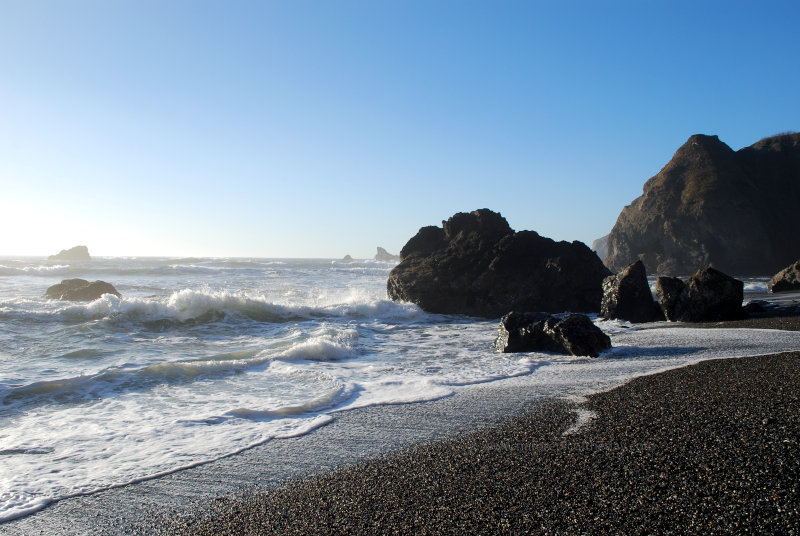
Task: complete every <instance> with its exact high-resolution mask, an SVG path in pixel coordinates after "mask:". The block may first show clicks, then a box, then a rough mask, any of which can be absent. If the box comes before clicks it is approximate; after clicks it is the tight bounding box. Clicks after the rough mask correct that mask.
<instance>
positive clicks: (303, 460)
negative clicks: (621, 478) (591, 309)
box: [0, 319, 800, 535]
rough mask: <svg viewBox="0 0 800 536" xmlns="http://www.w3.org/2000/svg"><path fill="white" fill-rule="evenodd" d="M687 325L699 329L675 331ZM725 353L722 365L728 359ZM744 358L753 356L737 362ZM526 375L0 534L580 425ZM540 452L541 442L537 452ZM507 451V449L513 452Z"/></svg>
mask: <svg viewBox="0 0 800 536" xmlns="http://www.w3.org/2000/svg"><path fill="white" fill-rule="evenodd" d="M770 320H771V321H776V320H779V319H770ZM797 325H800V322H797ZM681 326H682V327H698V326H697V325H688V324H685V325H675V327H681ZM660 327H663V326H660ZM706 327H718V326H716V325H709V326H706ZM720 327H721V326H720ZM725 327H728V326H725ZM740 327H757V326H753V325H742V326H740ZM758 327H760V326H758ZM784 329H786V328H784ZM728 355H729V357H728V359H726V361H727V360H730V354H728ZM742 355H744V354H742ZM740 359H753V358H737V359H735V361H738V360H740ZM705 362H707V361H703V362H702V363H705ZM681 368H686V367H681ZM674 370H681V369H674ZM661 374H663V373H657V374H653V375H651V374H648V375H647V376H654V377H660V375H661ZM647 376H641V377H640V378H644V377H647ZM526 378H527V377H526V376H522V377H518V378H510V379H506V380H501V381H500V382H496V383H489V384H481V385H475V386H468V387H467V388H465V390H464V391H460V392H459V393H458V394H457V395H456V396H451V397H448V398H444V399H440V400H436V401H433V402H421V403H414V404H404V405H400V406H392V405H390V406H373V407H367V408H359V409H355V410H348V411H343V412H339V413H337V416H336V419H335V421H334V423H332V424H330V425H327V426H323V427H322V428H318V429H317V430H315V431H314V432H312V433H310V434H307V435H304V436H300V437H297V438H291V439H281V440H276V441H269V442H267V443H264V444H261V445H257V446H255V447H252V448H250V449H247V450H245V451H243V452H240V453H239V454H236V455H233V456H230V457H227V458H223V459H220V460H216V461H213V462H210V463H208V464H204V465H200V466H197V467H193V468H190V469H185V470H181V471H178V472H176V473H173V474H169V475H167V476H162V477H158V478H154V479H149V480H144V481H141V482H137V483H135V484H130V485H127V486H121V487H119V488H113V489H108V490H103V491H100V492H97V493H94V494H91V495H85V496H79V497H73V498H70V499H66V500H61V501H57V502H55V503H53V504H51V505H49V506H48V507H47V508H45V509H44V510H42V511H40V512H38V513H36V514H33V515H31V516H26V517H23V518H19V519H16V520H12V521H9V522H7V523H4V524H2V525H0V532H2V533H3V534H10V535H16V534H26V535H27V534H31V533H42V534H76V535H77V534H106V535H113V534H153V533H158V532H163V533H172V532H175V531H176V530H185V529H186V528H187V527H188V526H190V525H196V524H197V522H198V521H199V520H200V519H202V518H204V517H205V513H206V512H214V513H215V514H214V516H217V515H218V514H219V513H220V512H221V510H220V508H222V507H223V506H224V507H233V505H237V507H238V506H240V505H242V504H245V503H246V502H247V501H248V500H249V499H253V498H254V497H257V496H260V495H261V494H263V493H264V492H265V491H267V490H273V489H281V490H283V489H286V488H287V487H291V486H293V485H295V483H296V482H298V481H302V480H303V479H308V478H320V479H324V478H325V477H326V475H329V474H331V473H332V472H334V473H336V472H338V471H340V470H347V468H348V467H353V466H354V465H356V464H361V463H364V462H365V461H366V463H372V462H370V461H369V460H378V462H377V463H380V461H381V460H385V459H386V457H387V453H389V454H388V456H389V457H391V456H396V455H397V456H402V454H403V453H404V452H406V451H410V450H413V449H415V448H418V446H420V445H429V444H432V443H434V442H437V441H440V440H452V441H459V440H460V438H461V437H462V436H464V435H469V434H472V433H475V431H476V430H492V429H494V428H496V427H498V426H502V423H504V422H506V421H507V420H508V419H509V418H512V419H513V418H520V419H525V418H528V417H530V416H532V415H533V416H535V419H534V420H536V419H539V420H541V421H542V423H546V422H550V423H551V424H550V425H549V426H552V427H556V428H558V430H559V434H560V433H561V432H563V431H564V430H566V429H567V428H569V427H570V426H572V425H573V424H574V423H575V418H576V414H575V410H576V409H581V408H583V406H577V405H576V403H574V402H566V401H553V400H552V398H550V397H549V396H548V394H547V393H539V392H536V391H534V390H532V389H531V384H530V383H529V381H528V380H527V379H526ZM637 380H638V379H635V380H630V381H637ZM625 385H627V383H626V384H625ZM625 385H623V388H624V386H625ZM615 389H619V387H617V388H615ZM605 392H610V391H605ZM594 396H597V395H592V397H594ZM476 408H479V409H480V412H476V411H475V409H476ZM543 408H546V409H543ZM581 411H583V410H582V409H581ZM541 412H544V413H541ZM546 414H547V415H546ZM548 415H549V416H548ZM579 433H582V429H581V431H579ZM573 435H575V434H573ZM546 445H547V444H545V446H546ZM540 447H542V444H539V447H537V448H540ZM503 448H505V447H503ZM547 448H548V449H549V448H551V447H547ZM509 452H511V451H508V450H506V451H505V453H506V454H507V455H508V454H509ZM298 454H300V455H301V456H298ZM265 460H266V461H267V462H266V463H265ZM356 466H357V465H356ZM342 468H344V469H342ZM232 497H233V498H234V499H231V498H232ZM223 510H224V508H223ZM176 520H178V521H179V522H178V523H177V524H176ZM239 528H241V527H239Z"/></svg>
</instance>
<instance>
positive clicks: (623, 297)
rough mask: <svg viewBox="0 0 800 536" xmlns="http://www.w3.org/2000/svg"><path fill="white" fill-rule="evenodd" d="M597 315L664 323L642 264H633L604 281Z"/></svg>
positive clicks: (630, 320)
mask: <svg viewBox="0 0 800 536" xmlns="http://www.w3.org/2000/svg"><path fill="white" fill-rule="evenodd" d="M600 316H601V317H603V318H609V319H611V318H619V319H621V320H628V321H629V322H654V321H657V320H664V314H663V313H662V312H661V309H660V308H659V306H658V304H657V303H656V302H655V300H653V294H652V292H650V284H649V283H648V282H647V273H646V271H645V268H644V263H642V261H636V262H635V263H633V264H631V265H630V266H628V267H626V268H625V269H624V270H622V271H621V272H619V273H618V274H616V275H610V276H608V277H606V278H605V279H604V280H603V300H602V302H601V303H600Z"/></svg>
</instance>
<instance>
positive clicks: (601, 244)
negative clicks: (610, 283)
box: [592, 235, 608, 260]
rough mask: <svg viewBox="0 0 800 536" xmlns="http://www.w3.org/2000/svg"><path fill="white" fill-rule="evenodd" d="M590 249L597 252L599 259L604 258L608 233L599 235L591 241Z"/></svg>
mask: <svg viewBox="0 0 800 536" xmlns="http://www.w3.org/2000/svg"><path fill="white" fill-rule="evenodd" d="M592 251H594V252H595V253H597V256H598V257H600V260H603V259H605V258H606V256H607V255H608V235H606V236H601V237H600V238H598V239H597V240H595V241H594V242H592Z"/></svg>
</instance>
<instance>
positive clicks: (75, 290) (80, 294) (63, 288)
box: [45, 279, 122, 301]
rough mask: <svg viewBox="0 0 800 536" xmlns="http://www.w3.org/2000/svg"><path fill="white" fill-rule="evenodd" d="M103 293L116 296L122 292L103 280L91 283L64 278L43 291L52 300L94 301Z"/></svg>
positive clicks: (120, 295) (119, 296) (119, 295)
mask: <svg viewBox="0 0 800 536" xmlns="http://www.w3.org/2000/svg"><path fill="white" fill-rule="evenodd" d="M103 294H113V295H114V296H117V297H118V298H121V297H122V294H120V293H119V292H117V289H115V288H114V285H112V284H111V283H106V282H105V281H94V282H92V283H90V282H88V281H86V280H85V279H65V280H63V281H62V282H61V283H59V284H57V285H53V286H52V287H50V288H48V289H47V291H46V292H45V296H46V297H47V298H50V299H53V300H67V301H94V300H96V299H98V298H100V297H101V296H102V295H103Z"/></svg>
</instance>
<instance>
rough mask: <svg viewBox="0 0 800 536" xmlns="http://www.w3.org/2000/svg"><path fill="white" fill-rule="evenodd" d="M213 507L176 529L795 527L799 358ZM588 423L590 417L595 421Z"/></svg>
mask: <svg viewBox="0 0 800 536" xmlns="http://www.w3.org/2000/svg"><path fill="white" fill-rule="evenodd" d="M581 408H582V409H584V410H587V411H591V412H593V413H594V414H595V416H594V417H593V418H592V420H591V422H589V423H587V424H586V425H584V426H583V427H581V428H579V429H577V430H575V431H572V432H569V433H566V434H565V432H566V431H567V430H569V429H570V427H571V426H572V424H573V423H574V420H575V413H574V410H575V408H574V407H571V406H570V405H569V404H565V403H548V404H544V405H542V406H541V407H538V408H536V409H535V410H533V411H531V412H529V413H528V414H526V415H524V416H521V417H517V418H514V419H511V420H509V421H507V422H505V423H502V424H500V425H498V426H495V427H490V428H486V429H482V430H478V431H475V432H470V433H467V434H464V435H463V436H461V437H459V438H457V439H451V440H448V441H441V442H434V443H429V444H423V445H418V446H415V447H413V448H411V449H408V450H407V451H404V452H401V453H399V454H395V455H391V456H387V457H383V458H380V459H377V460H374V461H370V462H367V463H363V464H359V465H355V466H351V467H347V468H344V469H340V470H337V471H333V472H331V473H329V474H325V475H323V476H320V477H315V478H308V479H302V480H298V481H296V482H291V483H289V484H287V485H285V486H283V487H281V488H279V489H278V490H276V491H273V492H270V493H267V494H263V495H259V496H255V497H251V498H249V499H246V500H233V501H225V502H224V503H223V504H221V505H219V506H218V507H217V508H215V510H214V511H213V512H210V513H208V514H207V515H205V516H202V517H200V518H190V519H188V520H183V521H182V522H181V523H180V524H179V526H180V527H181V528H182V529H183V533H184V534H465V533H467V534H479V533H480V534H523V533H535V534H614V533H624V534H654V533H657V534H670V533H675V534H677V533H680V534H687V533H695V534H715V533H716V534H725V533H738V534H747V533H770V534H795V533H796V532H797V527H798V526H800V487H799V486H798V484H797V475H798V474H800V441H799V440H800V425H799V424H798V423H800V353H797V352H795V353H784V354H778V355H770V356H760V357H750V358H742V359H728V360H712V361H704V362H701V363H698V364H695V365H691V366H687V367H683V368H680V369H675V370H672V371H668V372H664V373H660V374H657V375H650V376H644V377H641V378H637V379H635V380H632V381H631V382H630V383H628V384H626V385H624V386H621V387H618V388H616V389H613V390H611V391H609V392H605V393H600V394H596V395H593V396H591V397H590V398H589V400H588V401H587V402H586V403H585V404H583V405H582V406H581ZM593 423H602V426H598V425H596V424H593Z"/></svg>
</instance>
